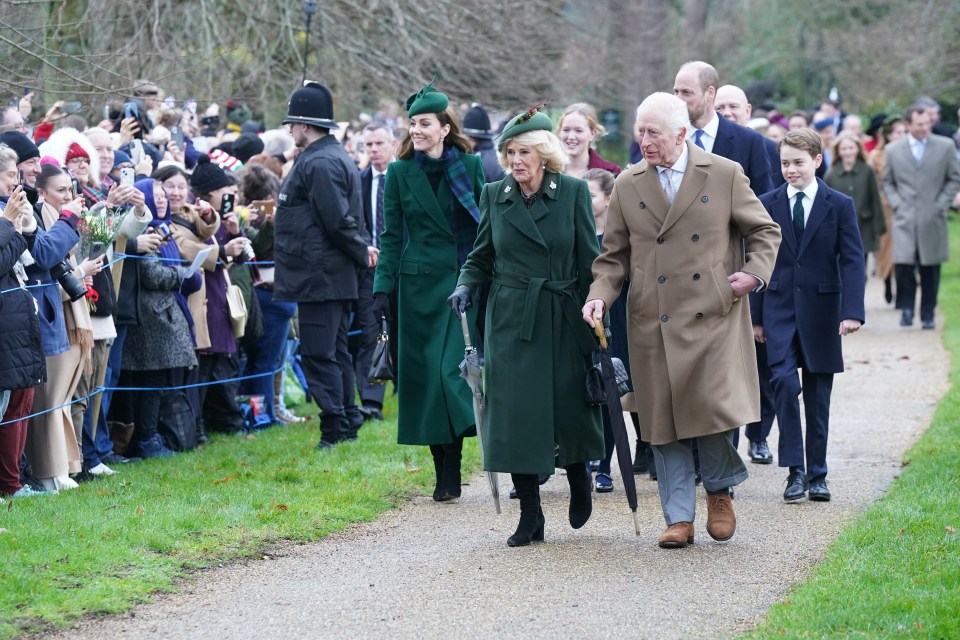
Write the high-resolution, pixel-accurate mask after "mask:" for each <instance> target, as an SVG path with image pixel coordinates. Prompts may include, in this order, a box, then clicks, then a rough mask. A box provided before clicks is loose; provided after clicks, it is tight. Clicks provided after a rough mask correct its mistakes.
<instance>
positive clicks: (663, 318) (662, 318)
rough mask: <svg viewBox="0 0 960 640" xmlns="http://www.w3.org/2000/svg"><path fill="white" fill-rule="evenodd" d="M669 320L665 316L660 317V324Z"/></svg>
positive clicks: (668, 317)
mask: <svg viewBox="0 0 960 640" xmlns="http://www.w3.org/2000/svg"><path fill="white" fill-rule="evenodd" d="M669 319H670V316H668V315H667V314H663V315H662V316H660V322H666V321H667V320H669Z"/></svg>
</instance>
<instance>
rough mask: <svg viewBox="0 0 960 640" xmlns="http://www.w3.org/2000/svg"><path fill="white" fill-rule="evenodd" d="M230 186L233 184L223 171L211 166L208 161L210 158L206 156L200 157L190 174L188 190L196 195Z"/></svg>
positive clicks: (213, 165)
mask: <svg viewBox="0 0 960 640" xmlns="http://www.w3.org/2000/svg"><path fill="white" fill-rule="evenodd" d="M231 184H233V183H232V182H230V179H229V178H227V174H225V173H224V172H223V169H221V168H220V167H219V166H218V165H215V164H213V163H212V162H211V161H210V156H206V155H203V156H200V159H199V160H197V166H196V168H195V169H194V170H193V173H192V174H190V188H192V189H193V192H194V193H197V194H201V193H212V192H214V191H216V190H217V189H222V188H223V187H228V186H230V185H231Z"/></svg>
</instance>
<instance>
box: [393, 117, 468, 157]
mask: <svg viewBox="0 0 960 640" xmlns="http://www.w3.org/2000/svg"><path fill="white" fill-rule="evenodd" d="M434 115H436V116H437V120H439V121H440V126H441V127H443V126H444V125H450V133H448V134H447V136H446V138H444V141H443V146H444V147H456V148H457V149H459V150H460V151H462V152H464V153H473V145H471V144H470V141H469V140H467V139H466V138H465V137H464V135H463V134H462V133H460V121H459V120H458V119H457V114H456V113H455V112H454V111H453V109H452V108H451V107H447V108H446V109H444V110H443V111H440V112H439V113H436V114H434ZM397 157H398V158H400V159H401V160H406V159H408V158H412V157H413V140H412V139H411V138H410V130H409V129H407V130H406V132H404V134H403V140H401V141H400V148H399V149H397Z"/></svg>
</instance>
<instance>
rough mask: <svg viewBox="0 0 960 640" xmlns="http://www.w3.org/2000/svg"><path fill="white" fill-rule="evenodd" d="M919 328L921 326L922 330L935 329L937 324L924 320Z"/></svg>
mask: <svg viewBox="0 0 960 640" xmlns="http://www.w3.org/2000/svg"><path fill="white" fill-rule="evenodd" d="M920 326H922V327H923V328H924V329H936V328H937V324H936V323H935V322H934V321H933V320H924V321H923V322H922V324H921V325H920Z"/></svg>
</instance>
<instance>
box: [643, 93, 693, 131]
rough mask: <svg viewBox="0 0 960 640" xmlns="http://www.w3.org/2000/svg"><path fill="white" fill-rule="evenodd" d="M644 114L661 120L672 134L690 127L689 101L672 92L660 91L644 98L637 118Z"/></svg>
mask: <svg viewBox="0 0 960 640" xmlns="http://www.w3.org/2000/svg"><path fill="white" fill-rule="evenodd" d="M644 116H647V117H649V116H653V117H655V118H657V119H659V120H661V121H662V122H663V126H664V127H665V128H666V129H667V131H668V132H669V133H670V134H671V135H678V134H679V133H680V131H681V130H683V129H689V128H690V114H689V113H688V112H687V103H685V102H684V101H683V100H681V99H680V98H678V97H677V96H675V95H673V94H671V93H665V92H663V91H658V92H657V93H651V94H650V95H649V96H647V97H646V98H644V99H643V102H641V103H640V106H639V107H637V120H640V119H641V118H642V117H644Z"/></svg>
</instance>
